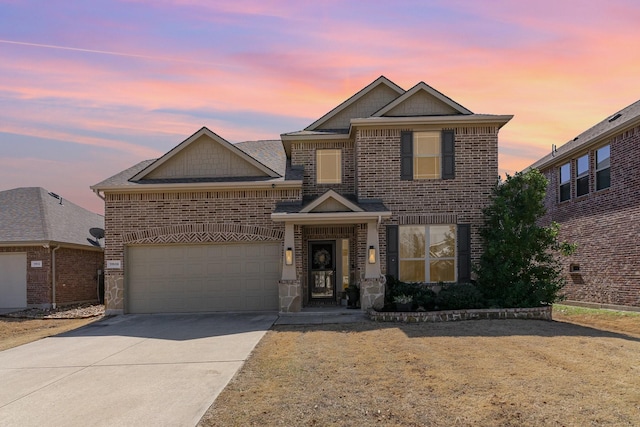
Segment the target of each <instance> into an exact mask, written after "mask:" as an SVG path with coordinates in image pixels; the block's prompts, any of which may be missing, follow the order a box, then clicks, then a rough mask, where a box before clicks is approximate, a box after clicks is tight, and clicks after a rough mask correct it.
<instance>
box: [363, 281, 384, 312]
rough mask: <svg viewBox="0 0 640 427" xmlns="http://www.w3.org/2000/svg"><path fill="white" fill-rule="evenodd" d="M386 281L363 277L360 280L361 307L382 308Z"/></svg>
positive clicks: (367, 308) (365, 308) (366, 308)
mask: <svg viewBox="0 0 640 427" xmlns="http://www.w3.org/2000/svg"><path fill="white" fill-rule="evenodd" d="M384 290H385V281H384V280H383V279H382V278H378V279H362V280H361V281H360V307H361V308H362V310H369V309H370V308H375V309H381V308H382V307H383V306H384Z"/></svg>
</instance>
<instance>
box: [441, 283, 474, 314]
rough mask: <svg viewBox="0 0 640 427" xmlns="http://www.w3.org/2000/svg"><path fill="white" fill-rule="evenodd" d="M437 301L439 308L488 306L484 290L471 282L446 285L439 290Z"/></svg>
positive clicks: (452, 308) (453, 308)
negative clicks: (483, 294)
mask: <svg viewBox="0 0 640 427" xmlns="http://www.w3.org/2000/svg"><path fill="white" fill-rule="evenodd" d="M435 303H436V306H437V308H438V309H439V310H463V309H470V308H485V307H486V306H487V302H486V300H485V299H484V297H483V296H482V292H480V291H479V290H478V288H476V287H475V286H473V285H472V284H471V283H461V284H452V285H444V286H443V287H442V289H441V290H440V292H438V295H437V296H436V301H435Z"/></svg>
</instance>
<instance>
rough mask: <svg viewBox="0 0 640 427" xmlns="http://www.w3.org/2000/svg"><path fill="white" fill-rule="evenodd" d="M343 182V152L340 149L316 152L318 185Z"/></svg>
mask: <svg viewBox="0 0 640 427" xmlns="http://www.w3.org/2000/svg"><path fill="white" fill-rule="evenodd" d="M341 182H342V151H341V150H339V149H331V150H316V183H318V184H340V183H341Z"/></svg>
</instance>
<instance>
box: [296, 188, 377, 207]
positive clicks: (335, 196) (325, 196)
mask: <svg viewBox="0 0 640 427" xmlns="http://www.w3.org/2000/svg"><path fill="white" fill-rule="evenodd" d="M328 199H334V200H335V201H337V202H338V203H340V204H342V205H343V206H345V207H347V208H349V209H351V211H353V212H364V211H363V210H362V208H361V207H360V206H358V205H356V204H354V203H353V202H351V201H350V200H347V199H346V198H345V197H344V196H342V195H340V194H338V193H336V192H335V191H334V190H328V191H327V192H325V193H324V194H323V195H321V196H320V197H318V198H317V199H315V200H314V201H313V202H311V203H309V204H308V205H307V206H305V207H304V208H303V209H301V210H300V213H312V212H311V211H312V210H314V209H315V208H317V207H318V206H320V205H321V204H322V203H324V202H325V201H327V200H328Z"/></svg>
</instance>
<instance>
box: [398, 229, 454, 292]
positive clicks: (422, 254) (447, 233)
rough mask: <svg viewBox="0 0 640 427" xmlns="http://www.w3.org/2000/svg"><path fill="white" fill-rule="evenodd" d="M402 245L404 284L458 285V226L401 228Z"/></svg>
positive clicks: (400, 276) (401, 259) (401, 267)
mask: <svg viewBox="0 0 640 427" xmlns="http://www.w3.org/2000/svg"><path fill="white" fill-rule="evenodd" d="M399 241H400V245H399V246H400V248H399V249H400V254H399V255H400V256H399V260H400V265H399V279H400V280H401V281H403V282H455V281H456V226H455V225H426V226H425V225H407V226H400V227H399Z"/></svg>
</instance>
